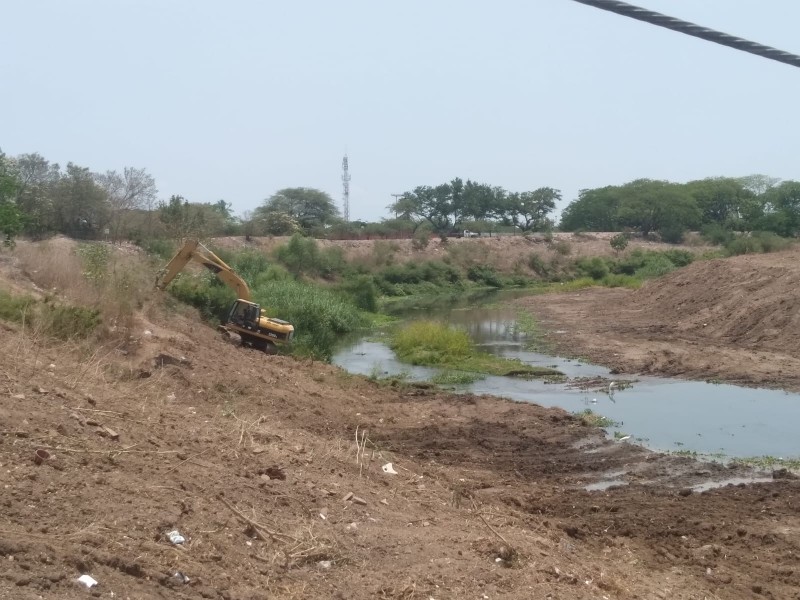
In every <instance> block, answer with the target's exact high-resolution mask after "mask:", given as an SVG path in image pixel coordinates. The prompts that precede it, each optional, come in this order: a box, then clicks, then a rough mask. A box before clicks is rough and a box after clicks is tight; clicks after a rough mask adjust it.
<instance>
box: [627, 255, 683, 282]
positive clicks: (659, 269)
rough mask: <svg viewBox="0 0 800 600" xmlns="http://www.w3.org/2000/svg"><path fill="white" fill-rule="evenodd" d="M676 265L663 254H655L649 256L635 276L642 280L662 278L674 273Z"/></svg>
mask: <svg viewBox="0 0 800 600" xmlns="http://www.w3.org/2000/svg"><path fill="white" fill-rule="evenodd" d="M674 270H675V265H674V264H673V263H672V261H671V260H670V259H669V258H667V257H666V256H664V254H663V253H660V252H654V253H652V254H650V255H648V256H647V257H646V259H645V261H644V263H643V264H642V266H641V267H639V268H638V269H636V272H635V273H634V275H635V276H636V277H638V278H640V279H652V278H654V277H661V276H662V275H666V274H667V273H669V272H671V271H674Z"/></svg>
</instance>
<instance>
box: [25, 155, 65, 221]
mask: <svg viewBox="0 0 800 600" xmlns="http://www.w3.org/2000/svg"><path fill="white" fill-rule="evenodd" d="M17 167H18V172H19V179H20V187H19V190H18V192H17V206H18V207H19V210H20V211H21V212H22V213H23V214H24V215H25V232H26V233H27V234H29V235H32V236H41V235H43V234H45V233H47V232H48V231H53V230H54V229H55V222H54V216H55V215H54V197H55V193H56V186H57V185H58V183H59V181H60V180H61V167H59V166H58V164H56V163H51V162H49V161H48V160H47V159H45V158H44V157H43V156H41V155H40V154H37V153H33V154H21V155H19V156H18V157H17Z"/></svg>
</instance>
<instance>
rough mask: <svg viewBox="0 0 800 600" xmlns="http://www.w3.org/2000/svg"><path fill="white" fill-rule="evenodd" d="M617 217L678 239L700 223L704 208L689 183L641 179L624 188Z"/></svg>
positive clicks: (629, 224) (647, 233)
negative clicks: (694, 196) (696, 199)
mask: <svg viewBox="0 0 800 600" xmlns="http://www.w3.org/2000/svg"><path fill="white" fill-rule="evenodd" d="M620 195H621V196H620V203H619V208H618V210H617V218H618V219H619V222H620V223H621V224H622V225H628V226H630V227H633V228H636V229H638V230H639V231H641V232H642V234H643V235H649V234H650V233H651V232H654V231H658V232H659V233H661V235H662V237H663V238H664V239H665V240H666V241H670V242H677V241H680V238H682V237H683V233H684V232H685V231H686V230H687V229H688V228H690V227H695V226H697V225H698V224H699V222H700V216H701V214H700V209H699V208H698V207H697V202H695V199H694V198H693V197H692V195H691V194H690V193H689V191H688V190H687V189H686V188H685V186H683V185H681V184H677V183H670V182H668V181H656V180H652V179H637V180H635V181H631V182H630V183H626V184H625V185H623V186H622V187H621V188H620Z"/></svg>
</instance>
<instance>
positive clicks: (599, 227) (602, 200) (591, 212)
mask: <svg viewBox="0 0 800 600" xmlns="http://www.w3.org/2000/svg"><path fill="white" fill-rule="evenodd" d="M620 198H621V194H620V188H619V186H606V187H603V188H593V189H586V190H581V191H580V192H579V194H578V198H577V200H573V201H572V202H570V203H569V205H568V206H567V207H566V208H565V209H564V212H563V213H562V215H561V224H560V227H561V229H563V230H564V231H578V230H581V229H582V230H585V231H619V230H620V224H619V220H618V219H617V211H618V210H619V203H620Z"/></svg>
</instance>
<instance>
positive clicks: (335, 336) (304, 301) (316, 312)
mask: <svg viewBox="0 0 800 600" xmlns="http://www.w3.org/2000/svg"><path fill="white" fill-rule="evenodd" d="M253 298H254V299H255V301H256V302H258V303H259V304H260V305H261V307H262V309H264V310H265V311H266V313H267V314H268V315H270V316H274V317H279V318H281V319H284V320H286V321H289V322H290V323H292V324H293V325H294V328H295V339H294V343H293V353H295V354H299V355H305V356H312V357H314V358H318V359H321V360H330V358H331V357H332V356H333V351H334V349H335V346H336V344H337V343H338V342H339V341H340V340H341V339H342V337H343V336H344V335H346V334H348V333H350V332H352V331H356V330H357V329H359V328H362V327H367V326H368V325H369V324H370V320H369V318H368V317H366V316H365V314H364V313H362V312H361V311H359V310H358V308H357V307H356V306H355V305H354V304H353V303H352V302H350V301H348V300H347V299H346V298H343V297H342V296H341V295H340V294H337V293H336V292H335V291H333V290H330V289H326V288H323V287H320V286H317V285H313V284H309V283H304V282H301V281H295V280H283V281H266V282H262V283H260V284H259V285H258V286H257V287H256V288H255V289H253Z"/></svg>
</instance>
